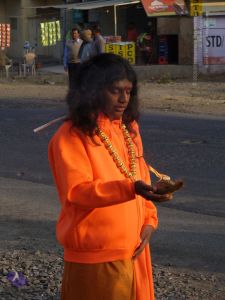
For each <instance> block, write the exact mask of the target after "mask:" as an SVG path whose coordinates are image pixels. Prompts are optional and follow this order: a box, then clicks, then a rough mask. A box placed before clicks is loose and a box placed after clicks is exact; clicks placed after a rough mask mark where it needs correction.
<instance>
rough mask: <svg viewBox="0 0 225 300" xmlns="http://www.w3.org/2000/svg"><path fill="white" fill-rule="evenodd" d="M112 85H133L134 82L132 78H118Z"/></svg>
mask: <svg viewBox="0 0 225 300" xmlns="http://www.w3.org/2000/svg"><path fill="white" fill-rule="evenodd" d="M112 86H114V87H116V86H118V87H132V86H133V84H132V82H131V81H130V80H128V79H121V80H116V81H114V82H113V83H112Z"/></svg>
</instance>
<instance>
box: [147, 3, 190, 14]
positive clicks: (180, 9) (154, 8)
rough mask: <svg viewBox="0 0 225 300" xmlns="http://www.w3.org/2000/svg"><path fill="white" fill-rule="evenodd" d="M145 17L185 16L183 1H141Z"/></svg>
mask: <svg viewBox="0 0 225 300" xmlns="http://www.w3.org/2000/svg"><path fill="white" fill-rule="evenodd" d="M141 2H142V5H143V6H144V9H145V12H146V14H147V16H149V17H154V16H172V15H185V14H187V7H186V5H185V1H184V0H141Z"/></svg>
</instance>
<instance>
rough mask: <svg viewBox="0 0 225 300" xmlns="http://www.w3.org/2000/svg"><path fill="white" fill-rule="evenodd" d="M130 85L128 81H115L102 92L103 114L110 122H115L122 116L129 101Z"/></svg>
mask: <svg viewBox="0 0 225 300" xmlns="http://www.w3.org/2000/svg"><path fill="white" fill-rule="evenodd" d="M132 87H133V86H132V83H131V82H130V81H129V80H128V79H123V80H119V81H115V82H114V83H113V84H112V85H111V86H110V87H109V88H107V89H106V90H105V92H104V97H105V103H106V104H105V107H104V110H103V112H104V113H105V114H106V115H107V116H108V117H109V118H110V120H117V119H120V118H121V117H122V116H123V113H124V111H125V109H126V108H127V105H128V103H129V101H130V93H131V91H132Z"/></svg>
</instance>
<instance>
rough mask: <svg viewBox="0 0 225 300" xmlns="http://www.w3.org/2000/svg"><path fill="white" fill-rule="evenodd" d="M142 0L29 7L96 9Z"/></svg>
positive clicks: (109, 0) (115, 0)
mask: <svg viewBox="0 0 225 300" xmlns="http://www.w3.org/2000/svg"><path fill="white" fill-rule="evenodd" d="M139 2H140V0H99V1H88V2H79V3H68V4H59V5H52V4H51V5H42V6H30V7H27V8H49V7H53V8H62V9H63V8H64V9H81V10H88V9H95V8H101V7H107V6H120V5H129V4H135V3H139Z"/></svg>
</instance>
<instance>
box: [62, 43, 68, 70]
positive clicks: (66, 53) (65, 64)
mask: <svg viewBox="0 0 225 300" xmlns="http://www.w3.org/2000/svg"><path fill="white" fill-rule="evenodd" d="M67 64H68V49H67V46H66V44H65V47H64V55H63V65H64V68H67Z"/></svg>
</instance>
